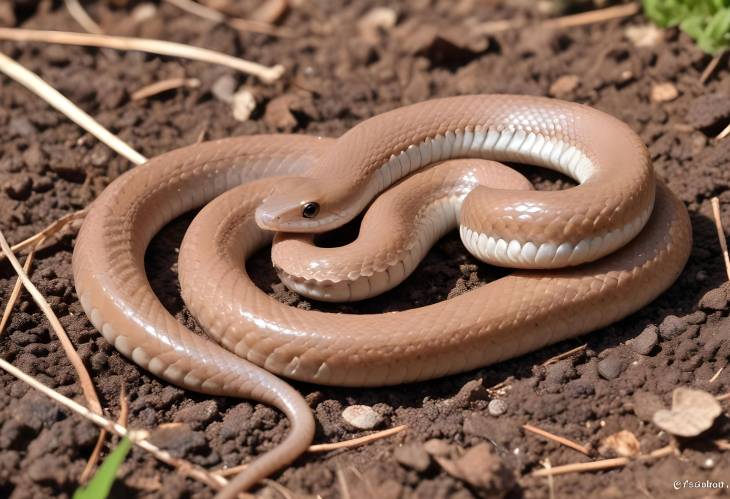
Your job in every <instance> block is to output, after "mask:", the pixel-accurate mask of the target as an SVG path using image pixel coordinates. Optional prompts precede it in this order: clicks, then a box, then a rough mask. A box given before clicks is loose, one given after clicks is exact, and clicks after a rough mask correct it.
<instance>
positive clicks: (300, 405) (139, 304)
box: [73, 96, 691, 497]
mask: <svg viewBox="0 0 730 499" xmlns="http://www.w3.org/2000/svg"><path fill="white" fill-rule="evenodd" d="M487 132H493V133H498V134H501V135H499V136H500V137H503V138H504V137H508V138H510V140H511V142H510V145H509V147H513V146H514V148H513V149H512V150H511V152H507V153H505V152H504V151H502V152H499V151H496V152H495V150H480V151H475V150H470V149H468V148H467V147H466V144H467V141H466V139H465V138H464V137H469V138H471V136H470V135H469V134H473V135H478V134H479V133H483V134H486V133H487ZM531 133H532V134H533V135H534V134H538V135H540V136H541V137H542V138H543V139H544V138H547V140H555V141H559V142H560V143H561V144H564V145H565V147H568V146H572V147H573V148H574V149H577V150H580V151H581V154H582V155H583V157H584V158H585V159H586V161H589V162H590V165H589V166H590V168H588V169H586V168H583V169H582V170H581V169H580V168H579V169H578V170H577V171H578V174H577V175H576V176H579V177H583V178H582V180H583V181H584V182H583V183H582V185H581V186H579V187H577V188H575V189H572V190H570V191H566V192H561V193H541V192H527V193H525V192H522V191H504V192H502V193H500V194H499V196H500V197H499V200H500V201H499V203H503V204H498V203H496V202H495V201H494V200H495V199H497V198H495V197H492V198H491V200H490V201H486V200H485V199H484V198H480V197H478V196H481V195H482V194H479V193H478V192H477V191H483V189H482V188H479V189H477V190H475V191H474V192H472V194H470V195H469V196H467V198H466V200H465V202H464V206H463V210H464V211H463V213H462V215H461V223H462V226H464V225H467V226H468V227H469V228H470V229H473V230H475V231H485V232H487V231H488V232H489V233H490V234H495V235H498V236H500V237H515V238H519V239H521V240H523V241H528V240H529V241H533V240H534V241H536V242H540V241H541V238H542V239H543V240H544V241H547V242H548V243H550V244H553V243H555V244H557V243H559V242H561V241H563V240H564V241H567V242H573V243H574V242H576V241H581V240H584V239H586V238H590V237H593V236H594V235H595V234H596V232H592V231H598V233H599V234H605V233H607V232H609V231H616V230H621V228H622V227H625V226H626V225H627V224H628V225H631V226H632V227H633V226H634V225H635V226H636V227H637V229H636V231H634V232H633V233H631V231H625V232H627V238H630V237H633V235H634V233H635V232H638V231H639V230H641V233H640V234H639V236H638V237H637V238H635V239H633V240H632V241H631V242H629V243H628V244H626V245H625V246H623V247H622V248H621V249H619V250H618V251H615V252H613V253H611V254H610V255H609V256H608V257H606V258H602V259H600V260H598V261H596V262H595V263H592V264H587V265H581V266H577V267H573V268H570V269H566V270H555V271H541V272H530V273H526V272H520V273H516V274H512V275H511V276H509V277H506V278H504V279H501V280H499V281H497V282H495V283H492V284H489V285H487V286H483V287H482V288H479V289H478V290H475V291H473V292H470V293H468V294H466V295H462V296H459V297H457V298H455V299H452V300H447V301H446V302H443V303H438V304H435V305H432V306H429V307H423V308H420V309H414V310H409V311H405V312H398V313H395V314H382V315H369V316H368V317H367V318H362V317H358V316H350V315H339V314H338V315H335V314H323V313H318V312H305V311H301V310H297V309H294V308H291V307H286V306H284V305H282V304H279V303H277V302H276V301H275V300H273V299H271V298H270V297H268V296H267V295H265V294H264V293H263V292H261V291H260V290H258V289H257V288H256V287H255V286H253V285H252V284H251V283H250V281H249V280H248V278H247V276H246V274H245V272H244V271H243V270H242V269H241V266H240V262H241V258H245V256H247V255H248V254H250V251H252V250H253V249H254V248H255V247H258V246H259V245H261V244H264V243H265V242H266V241H267V240H268V239H269V237H270V235H267V234H266V233H264V232H263V231H261V230H259V229H258V228H257V225H256V221H257V220H258V222H259V223H260V224H262V225H267V224H269V225H271V226H276V225H277V224H279V225H281V224H287V223H288V224H290V226H291V227H292V228H293V230H299V231H300V232H306V231H307V230H311V231H321V230H325V229H328V228H330V227H332V226H336V225H341V224H342V223H345V222H346V221H348V220H349V219H350V218H352V217H353V216H355V214H356V213H357V212H358V211H359V210H360V209H361V208H362V207H364V206H365V205H366V204H367V203H368V202H369V201H370V199H371V198H372V197H373V196H374V195H376V194H377V192H378V191H379V190H381V189H382V188H385V187H387V184H390V183H392V182H393V181H395V180H397V178H395V177H397V175H395V174H392V173H390V172H388V173H387V175H386V176H385V177H382V178H380V179H379V180H378V179H375V180H377V181H374V180H373V179H374V178H375V177H376V173H374V172H376V171H379V170H378V168H379V167H380V166H381V165H383V164H385V163H386V162H388V161H389V159H390V158H391V157H393V156H392V155H398V154H399V153H401V152H403V151H409V153H415V150H414V148H411V149H410V150H409V149H408V146H409V145H414V146H417V145H418V144H423V143H429V141H431V142H434V143H436V144H437V145H438V150H439V151H441V152H443V154H441V156H445V157H439V158H438V159H439V160H444V159H448V158H449V157H463V156H467V157H471V156H481V157H487V158H492V159H520V158H522V159H524V158H527V157H528V156H529V155H526V154H523V153H521V152H520V150H519V148H518V146H519V145H520V144H522V143H523V142H524V143H525V144H527V143H528V142H529V141H531V140H532V141H533V142H534V140H533V139H534V137H532V138H530V137H529V134H531ZM459 134H461V135H459ZM455 136H456V137H461V138H463V139H464V140H463V143H462V142H459V144H460V145H459V146H458V147H453V145H452V144H453V143H454V141H455V138H454V137H455ZM459 140H461V139H459ZM489 140H490V139H489V138H487V139H486V141H485V144H486V143H488V142H489ZM541 140H542V139H541ZM530 143H531V144H532V142H530ZM444 144H446V145H444ZM447 146H448V147H447ZM427 147H431V145H427ZM425 150H428V151H436V150H437V149H436V146H435V145H434V146H433V148H432V149H425ZM444 151H446V152H444ZM572 152H573V151H572V150H571V154H572ZM419 154H421V153H420V152H419ZM423 154H426V153H423ZM521 154H522V156H520V155H521ZM415 157H416V156H413V158H415ZM418 157H420V158H423V156H418ZM533 159H534V158H533ZM414 162H415V159H414ZM534 162H537V163H540V161H534ZM566 162H567V160H566ZM548 163H550V162H549V161H548V162H544V164H548ZM557 163H559V162H557ZM557 163H556V162H553V163H552V166H553V167H556V164H557ZM417 166H418V167H419V168H420V167H422V166H424V165H420V164H419V165H417ZM400 168H401V170H399V171H403V167H402V166H400ZM586 172H588V173H590V174H588V173H586ZM272 176H285V177H306V178H308V179H310V180H307V181H304V180H291V179H289V180H285V179H281V180H260V181H257V182H256V183H251V182H253V181H255V180H257V179H261V178H264V177H272ZM384 179H385V180H384ZM241 184H248V185H244V186H243V187H240V188H238V189H237V190H234V191H231V192H230V193H227V194H225V195H224V196H221V197H220V198H219V199H217V200H216V201H215V203H212V204H211V205H209V206H208V207H207V208H206V209H205V210H203V211H202V212H201V214H200V216H199V217H198V218H197V219H196V221H195V222H194V223H193V225H192V226H191V228H190V232H189V235H188V236H187V237H186V241H185V244H184V248H183V251H182V252H181V261H180V276H181V277H180V278H181V284H182V285H183V292H184V297H185V299H186V302H187V303H188V305H189V306H190V308H191V309H198V315H197V317H198V319H199V320H200V322H201V324H203V326H204V327H205V328H206V329H207V330H208V332H209V333H210V334H211V335H212V336H214V337H215V338H216V339H217V340H218V341H219V342H220V343H222V345H224V346H225V347H226V348H227V349H228V350H230V351H232V352H235V353H236V354H238V355H235V354H233V353H231V352H229V351H227V350H226V349H225V348H222V347H221V346H219V345H217V344H215V343H213V342H211V341H206V340H205V339H203V338H200V337H198V336H196V335H195V334H193V333H192V332H190V331H189V330H187V329H185V328H184V327H183V326H182V325H181V324H179V323H178V322H177V321H176V320H175V319H174V317H172V316H171V315H170V314H169V313H167V311H166V310H165V309H164V307H163V306H162V305H161V304H160V303H159V301H158V300H157V298H156V297H155V295H154V292H153V291H152V289H151V288H150V286H149V282H148V281H147V278H146V276H145V273H144V252H145V250H146V248H147V245H148V243H149V241H150V239H151V238H152V236H153V235H154V234H155V233H156V232H157V231H158V230H159V229H160V228H161V227H162V226H163V225H164V224H165V223H167V222H169V221H170V220H172V219H173V218H174V217H175V216H177V215H179V214H181V213H183V212H185V211H187V210H190V209H192V208H194V207H197V206H201V205H203V204H205V203H206V202H208V201H210V200H211V199H213V198H215V197H216V196H218V195H220V194H222V193H224V192H225V191H227V190H229V189H231V188H233V187H236V186H239V185H241ZM484 189H487V188H484ZM487 190H488V191H490V195H495V193H497V192H498V191H495V190H489V189H487ZM313 195H319V196H321V200H320V201H321V205H322V210H321V214H320V215H318V216H319V217H321V219H320V220H319V221H317V220H315V221H314V222H316V223H318V224H319V225H317V226H314V227H310V229H307V228H306V227H304V225H303V222H304V221H303V220H300V219H298V218H297V217H298V216H300V213H299V211H298V210H299V206H300V204H301V202H303V201H307V199H306V198H303V197H304V196H313ZM655 195H656V203H655V205H654V208H653V211H652V212H651V217H650V218H649V220H648V222H647V224H646V226H644V227H643V229H641V226H642V225H643V220H642V221H641V223H638V224H637V223H635V221H636V220H637V217H639V216H640V215H641V214H642V213H648V212H649V211H650V210H651V209H652V204H653V202H654V199H655ZM300 198H301V199H300ZM525 199H529V203H528V205H529V206H530V207H532V208H535V209H534V210H532V211H529V213H530V215H529V216H525V217H522V218H516V215H515V213H516V210H517V208H519V207H521V206H525V201H524V200H525ZM262 201H263V204H262ZM482 209H483V210H482ZM253 210H257V217H256V219H254V216H253V213H252V212H253ZM480 210H482V214H481V215H480V214H479V213H480ZM326 217H329V219H326ZM315 218H316V217H315ZM210 220H215V222H214V223H213V224H212V223H211V222H210ZM515 220H519V223H515ZM307 222H308V223H310V224H311V223H312V222H313V221H311V220H308V221H307ZM379 229H380V230H383V231H387V230H390V229H392V227H389V226H388V224H387V221H384V223H383V224H382V225H381V226H380V227H379ZM511 230H516V231H518V233H517V234H511V233H507V232H504V233H503V232H502V231H511ZM519 231H522V232H519ZM241 236H247V237H248V239H247V240H241V239H240V237H241ZM191 241H192V242H191ZM619 243H620V244H619ZM619 243H616V244H614V245H613V246H615V247H618V246H620V245H623V244H625V243H626V241H625V240H621V241H619ZM690 246H691V231H690V227H689V221H688V217H687V214H686V210H685V209H684V207H683V206H682V204H681V203H680V202H679V201H678V200H677V199H676V198H674V197H673V196H672V195H671V193H670V192H669V191H668V190H667V189H666V188H665V187H663V186H662V185H658V186H657V187H656V189H655V181H654V177H653V174H652V171H651V166H650V165H649V163H648V160H647V155H646V150H645V148H644V147H643V146H642V145H641V144H640V141H639V139H638V138H637V137H636V135H635V134H633V132H631V131H630V130H629V129H628V128H627V127H626V126H625V125H623V124H622V123H620V122H618V121H617V120H615V119H613V118H611V117H609V116H607V115H604V114H602V113H600V112H598V111H595V110H592V109H589V108H587V107H584V106H580V105H577V104H569V103H563V102H559V101H552V100H548V99H541V98H536V97H515V96H467V97H456V98H449V99H440V100H436V101H430V102H425V103H421V104H417V105H414V106H409V107H407V108H402V109H399V110H395V111H392V112H390V113H385V114H383V115H381V116H378V117H375V118H373V119H371V120H367V121H365V122H363V123H362V124H360V125H358V126H357V127H354V128H353V129H352V130H351V131H349V132H348V133H346V134H345V135H344V136H343V137H341V138H340V139H338V140H336V141H334V140H331V139H316V138H310V137H304V136H279V135H276V136H259V137H242V138H236V139H228V140H223V141H216V142H210V143H205V144H199V145H195V146H191V147H187V148H183V149H179V150H176V151H172V152H170V153H167V154H164V155H161V156H159V157H157V158H154V159H152V160H150V161H149V162H148V163H147V164H145V165H143V166H140V167H138V168H136V169H134V170H132V171H130V172H129V173H127V174H125V175H123V176H122V177H120V178H119V179H117V180H116V181H115V182H113V183H112V185H110V186H109V188H107V190H106V191H105V192H104V193H102V195H101V196H100V197H99V199H98V200H97V201H95V203H94V206H93V209H92V210H91V213H90V214H89V216H88V217H87V219H86V220H85V222H84V226H83V227H82V230H81V233H80V235H79V239H78V242H77V246H76V249H75V251H74V259H73V267H74V276H75V281H76V288H77V291H78V294H79V297H80V300H81V303H82V305H83V307H84V310H85V311H86V312H87V314H88V316H89V317H90V319H91V321H92V323H93V324H94V325H95V326H96V327H97V328H98V329H99V330H100V331H101V332H102V334H104V336H105V337H106V338H107V340H108V341H110V342H111V343H113V344H114V345H115V347H116V348H117V349H118V350H120V351H121V352H122V353H123V354H125V355H127V356H128V357H130V358H131V359H132V360H134V361H135V362H136V363H137V364H139V365H140V366H142V367H143V368H145V369H148V370H150V371H151V372H153V373H154V374H156V375H158V376H160V377H161V378H163V379H166V380H168V381H170V382H172V383H175V384H177V385H179V386H182V387H185V388H189V389H192V390H196V391H201V392H204V393H210V394H216V395H230V396H235V397H242V398H251V399H254V400H259V401H262V402H265V403H268V404H271V405H274V406H275V407H277V408H279V409H281V410H282V411H283V412H284V413H285V414H286V415H287V417H288V418H289V419H290V421H291V422H292V431H291V433H290V435H289V437H288V438H287V439H286V440H285V441H284V442H283V443H282V444H281V445H279V446H278V447H276V448H275V449H274V450H272V451H270V452H269V453H267V454H265V455H264V456H262V457H261V458H259V459H257V460H256V461H254V462H253V463H252V464H251V465H250V466H249V467H248V468H247V469H246V470H245V471H244V472H243V473H242V474H241V475H239V476H238V477H237V478H236V479H235V480H233V481H232V483H231V484H230V485H229V487H227V488H226V490H225V491H223V492H222V493H221V497H234V496H235V494H236V493H237V491H239V490H242V489H246V488H249V487H250V486H252V485H253V484H255V483H256V482H257V481H259V480H260V479H261V478H263V477H265V476H267V475H269V474H271V473H272V472H274V471H276V470H277V469H279V468H281V467H282V466H285V465H286V464H288V463H289V462H291V461H292V460H294V459H296V457H297V456H298V455H299V454H300V453H301V452H303V451H304V450H305V449H306V447H307V446H308V445H309V443H310V441H311V438H312V435H313V431H314V421H313V417H312V415H311V411H310V410H309V407H308V406H307V404H306V403H305V401H304V400H303V399H302V397H301V396H300V395H299V394H298V393H297V392H296V391H295V390H293V389H292V388H291V387H289V386H288V385H287V384H286V383H285V382H283V381H282V380H280V379H279V378H277V377H276V376H275V375H274V374H272V373H271V372H273V373H277V374H282V375H285V376H288V377H291V378H295V379H301V380H307V381H313V382H317V383H324V384H336V385H349V386H364V385H370V386H372V385H383V384H395V383H401V382H408V381H414V380H419V379H427V378H432V377H436V376H442V375H445V374H450V373H454V372H459V371H465V370H468V369H472V368H475V367H478V366H484V365H487V364H489V363H492V362H497V361H500V360H504V359H507V358H510V357H513V356H516V355H520V354H522V353H525V352H528V351H530V350H535V349H538V348H540V347H542V346H544V345H547V344H549V343H552V342H555V341H559V340H562V339H565V338H569V337H573V336H577V335H579V334H583V333H585V332H588V331H591V330H594V329H597V328H600V327H602V326H605V325H607V324H610V323H611V322H614V321H616V320H618V319H620V318H622V317H624V316H626V315H627V314H630V313H631V312H633V311H635V310H637V309H639V308H641V307H642V306H644V305H645V304H647V303H648V302H649V301H651V300H652V299H654V298H655V297H656V296H657V295H658V294H660V293H661V292H662V291H663V290H664V289H666V288H667V287H668V286H669V285H670V284H671V283H672V282H673V281H674V280H675V279H676V277H677V276H678V274H679V272H680V271H681V269H682V268H683V266H684V264H685V262H686V259H687V257H688V254H689V250H690ZM614 249H615V248H614V247H612V248H609V249H601V248H599V250H597V251H599V253H600V252H601V251H603V252H610V251H612V250H614ZM596 255H598V256H600V255H599V254H598V253H595V254H592V258H597V256H596ZM246 359H248V360H246ZM258 366H263V369H262V368H261V367H258Z"/></svg>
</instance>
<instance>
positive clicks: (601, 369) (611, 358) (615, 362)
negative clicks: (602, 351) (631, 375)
mask: <svg viewBox="0 0 730 499" xmlns="http://www.w3.org/2000/svg"><path fill="white" fill-rule="evenodd" d="M623 369H624V363H623V361H622V360H621V357H619V356H617V355H611V354H609V355H608V357H606V358H605V359H603V360H601V361H600V362H598V374H600V375H601V377H603V378H604V379H608V380H611V379H616V378H618V377H619V375H620V374H621V372H622V371H623Z"/></svg>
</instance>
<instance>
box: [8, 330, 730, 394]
mask: <svg viewBox="0 0 730 499" xmlns="http://www.w3.org/2000/svg"><path fill="white" fill-rule="evenodd" d="M0 333H2V328H0ZM723 369H725V368H724V367H721V368H720V369H718V370H717V372H716V373H715V374H713V375H712V377H711V378H710V381H709V382H710V383H714V382H715V381H717V378H719V377H720V374H722V370H723Z"/></svg>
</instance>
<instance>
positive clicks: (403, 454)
mask: <svg viewBox="0 0 730 499" xmlns="http://www.w3.org/2000/svg"><path fill="white" fill-rule="evenodd" d="M393 456H394V457H395V460H396V461H398V462H399V463H400V464H402V465H403V466H405V467H407V468H411V469H414V470H416V471H419V472H420V471H426V470H427V469H428V467H429V466H430V465H431V456H429V455H428V452H426V449H424V448H423V445H421V444H408V445H404V446H403V447H398V448H397V449H396V450H395V452H394V453H393Z"/></svg>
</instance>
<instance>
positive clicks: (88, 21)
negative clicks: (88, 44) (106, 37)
mask: <svg viewBox="0 0 730 499" xmlns="http://www.w3.org/2000/svg"><path fill="white" fill-rule="evenodd" d="M64 3H65V4H66V10H68V13H69V14H71V17H73V18H74V20H75V21H76V22H77V23H79V25H80V26H81V27H82V28H84V30H85V31H88V32H89V33H95V34H97V35H100V34H102V33H104V30H103V29H101V26H99V25H98V24H96V21H94V20H93V19H92V18H91V16H90V15H89V14H87V13H86V11H85V10H84V8H83V7H82V6H81V4H80V3H79V0H64Z"/></svg>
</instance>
